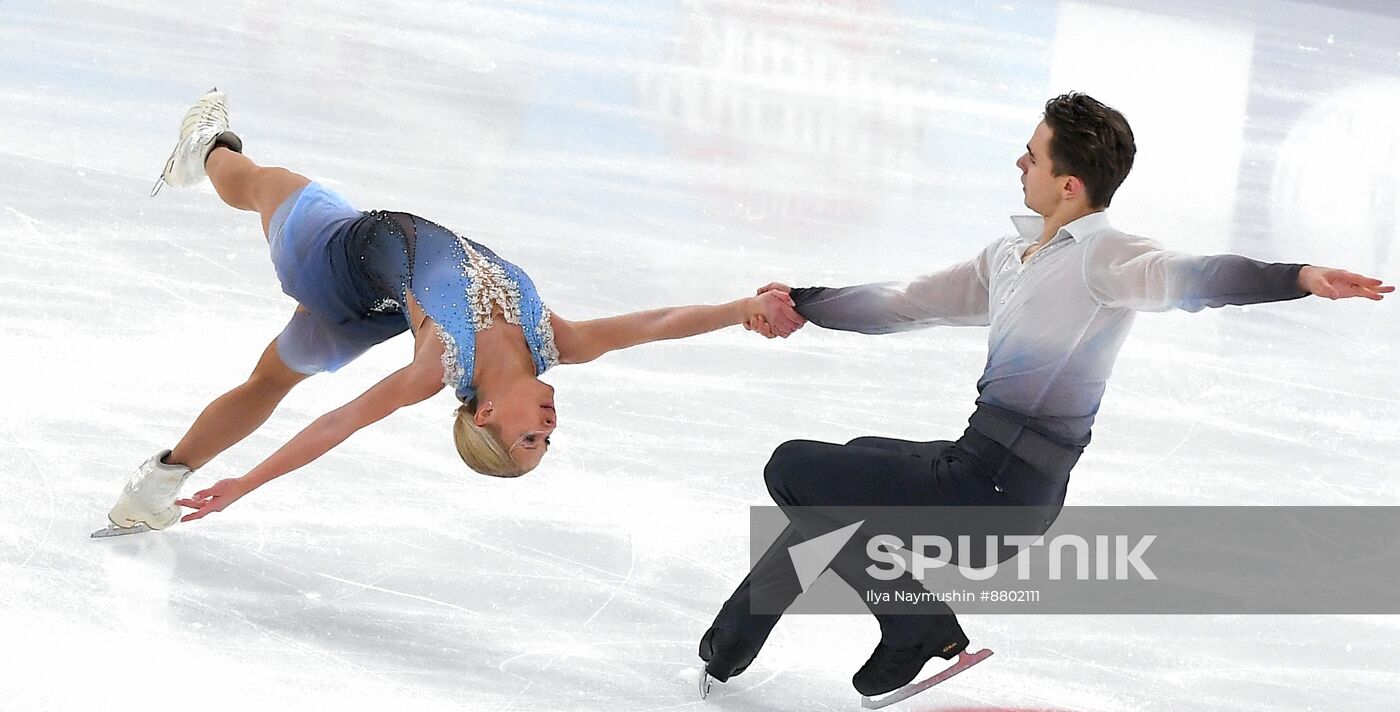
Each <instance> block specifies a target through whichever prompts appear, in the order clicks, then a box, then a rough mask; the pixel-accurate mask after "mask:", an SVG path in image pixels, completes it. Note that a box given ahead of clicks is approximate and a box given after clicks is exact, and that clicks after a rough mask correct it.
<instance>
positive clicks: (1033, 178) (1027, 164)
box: [1016, 121, 1064, 215]
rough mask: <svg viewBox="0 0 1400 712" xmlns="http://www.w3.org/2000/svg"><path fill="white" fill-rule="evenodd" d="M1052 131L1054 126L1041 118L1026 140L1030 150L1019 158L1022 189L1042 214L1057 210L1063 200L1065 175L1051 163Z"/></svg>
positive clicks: (1027, 202)
mask: <svg viewBox="0 0 1400 712" xmlns="http://www.w3.org/2000/svg"><path fill="white" fill-rule="evenodd" d="M1052 135H1053V132H1052V131H1051V130H1050V127H1049V126H1046V125H1045V122H1044V121H1042V122H1040V125H1039V126H1036V127H1035V133H1034V134H1032V135H1031V140H1030V142H1029V143H1027V144H1026V152H1025V153H1024V154H1022V155H1021V157H1020V158H1018V159H1016V167H1017V168H1020V169H1021V189H1022V190H1024V191H1025V194H1026V207H1028V208H1030V209H1031V210H1034V211H1035V212H1036V214H1038V215H1050V214H1051V213H1054V212H1055V208H1057V207H1059V205H1060V201H1061V200H1062V191H1061V188H1062V187H1063V185H1062V184H1063V182H1064V176H1061V177H1059V178H1056V177H1055V172H1054V170H1053V167H1052V166H1051V165H1050V137H1051V136H1052Z"/></svg>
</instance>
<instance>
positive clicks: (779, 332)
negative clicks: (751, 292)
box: [744, 282, 807, 339]
mask: <svg viewBox="0 0 1400 712" xmlns="http://www.w3.org/2000/svg"><path fill="white" fill-rule="evenodd" d="M791 291H792V287H789V286H787V285H786V284H779V283H777V282H770V283H768V284H766V285H764V286H762V287H759V288H758V292H757V296H754V297H752V298H751V299H750V300H749V304H750V307H749V315H748V317H746V318H745V319H744V328H745V329H748V330H749V331H753V332H757V333H759V334H762V335H763V336H765V337H767V338H770V339H771V338H774V337H782V338H784V339H786V338H787V337H789V336H791V335H792V333H793V332H794V331H797V330H798V329H801V328H802V325H803V324H806V323H807V320H806V319H804V318H802V315H801V314H798V313H797V305H796V303H795V302H793V301H792V295H791V294H789V292H791Z"/></svg>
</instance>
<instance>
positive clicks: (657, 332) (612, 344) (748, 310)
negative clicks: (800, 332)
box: [551, 291, 805, 363]
mask: <svg viewBox="0 0 1400 712" xmlns="http://www.w3.org/2000/svg"><path fill="white" fill-rule="evenodd" d="M756 315H763V316H764V318H765V319H766V320H767V321H768V323H771V324H774V325H776V326H777V327H778V330H779V331H780V333H781V335H783V336H786V335H788V334H791V333H792V332H793V331H796V330H797V329H798V328H800V327H801V326H802V324H803V323H805V320H804V319H803V318H802V317H801V315H799V314H798V313H797V312H796V311H795V310H794V309H793V303H792V298H791V297H789V296H788V295H787V294H784V293H782V292H779V291H772V292H766V293H764V294H760V295H758V296H754V297H747V298H745V299H736V300H734V301H732V302H729V303H727V304H702V305H696V306H685V307H669V308H665V309H652V310H649V311H640V312H632V313H631V314H622V315H619V316H611V317H607V318H605V319H590V320H588V321H568V320H566V319H563V318H561V317H559V316H558V315H554V316H553V318H552V321H551V325H552V326H553V327H554V339H555V343H556V344H557V345H558V347H559V361H560V362H561V363H586V362H588V361H592V360H593V359H596V358H598V357H599V356H602V355H603V354H605V353H607V352H609V351H617V350H618V349H625V348H629V347H632V346H636V345H638V344H645V343H648V342H651V341H662V340H665V339H683V338H686V337H688V336H696V335H699V334H705V333H708V332H711V331H715V330H717V329H723V328H724V327H726V326H735V325H738V324H742V323H744V322H745V321H747V320H748V319H751V318H753V317H754V316H756Z"/></svg>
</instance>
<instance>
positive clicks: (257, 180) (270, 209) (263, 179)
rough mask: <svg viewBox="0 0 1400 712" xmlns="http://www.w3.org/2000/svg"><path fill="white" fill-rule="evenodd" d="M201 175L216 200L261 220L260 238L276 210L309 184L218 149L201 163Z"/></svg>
mask: <svg viewBox="0 0 1400 712" xmlns="http://www.w3.org/2000/svg"><path fill="white" fill-rule="evenodd" d="M204 172H205V173H207V174H209V181H210V182H212V183H213V184H214V190H216V191H218V192H219V197H220V198H222V199H223V201H224V202H225V203H228V204H229V205H230V206H232V207H235V208H238V209H239V210H255V211H257V212H258V213H259V214H260V215H261V216H262V228H263V237H267V236H268V223H270V222H272V214H273V213H275V212H277V207H278V206H280V205H281V204H282V202H283V201H285V200H286V199H287V198H288V197H289V196H291V195H292V194H293V193H295V192H297V191H298V190H301V188H302V187H303V186H305V185H306V184H307V183H310V182H311V180H310V179H308V178H307V177H306V176H303V175H298V174H296V173H293V172H291V171H289V170H287V169H286V168H275V167H263V166H259V165H258V164H256V163H254V162H253V161H252V160H251V159H249V158H248V157H247V156H245V155H243V154H241V153H235V152H234V151H230V150H229V149H227V148H224V147H223V146H219V147H217V148H215V149H214V150H213V152H211V153H210V154H209V158H208V159H207V160H206V161H205V162H204Z"/></svg>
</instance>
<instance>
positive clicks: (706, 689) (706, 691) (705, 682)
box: [700, 668, 714, 700]
mask: <svg viewBox="0 0 1400 712" xmlns="http://www.w3.org/2000/svg"><path fill="white" fill-rule="evenodd" d="M713 681H714V678H712V677H710V674H709V673H707V672H705V668H700V699H702V700H703V699H705V698H706V697H709V696H710V683H711V682H713Z"/></svg>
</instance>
